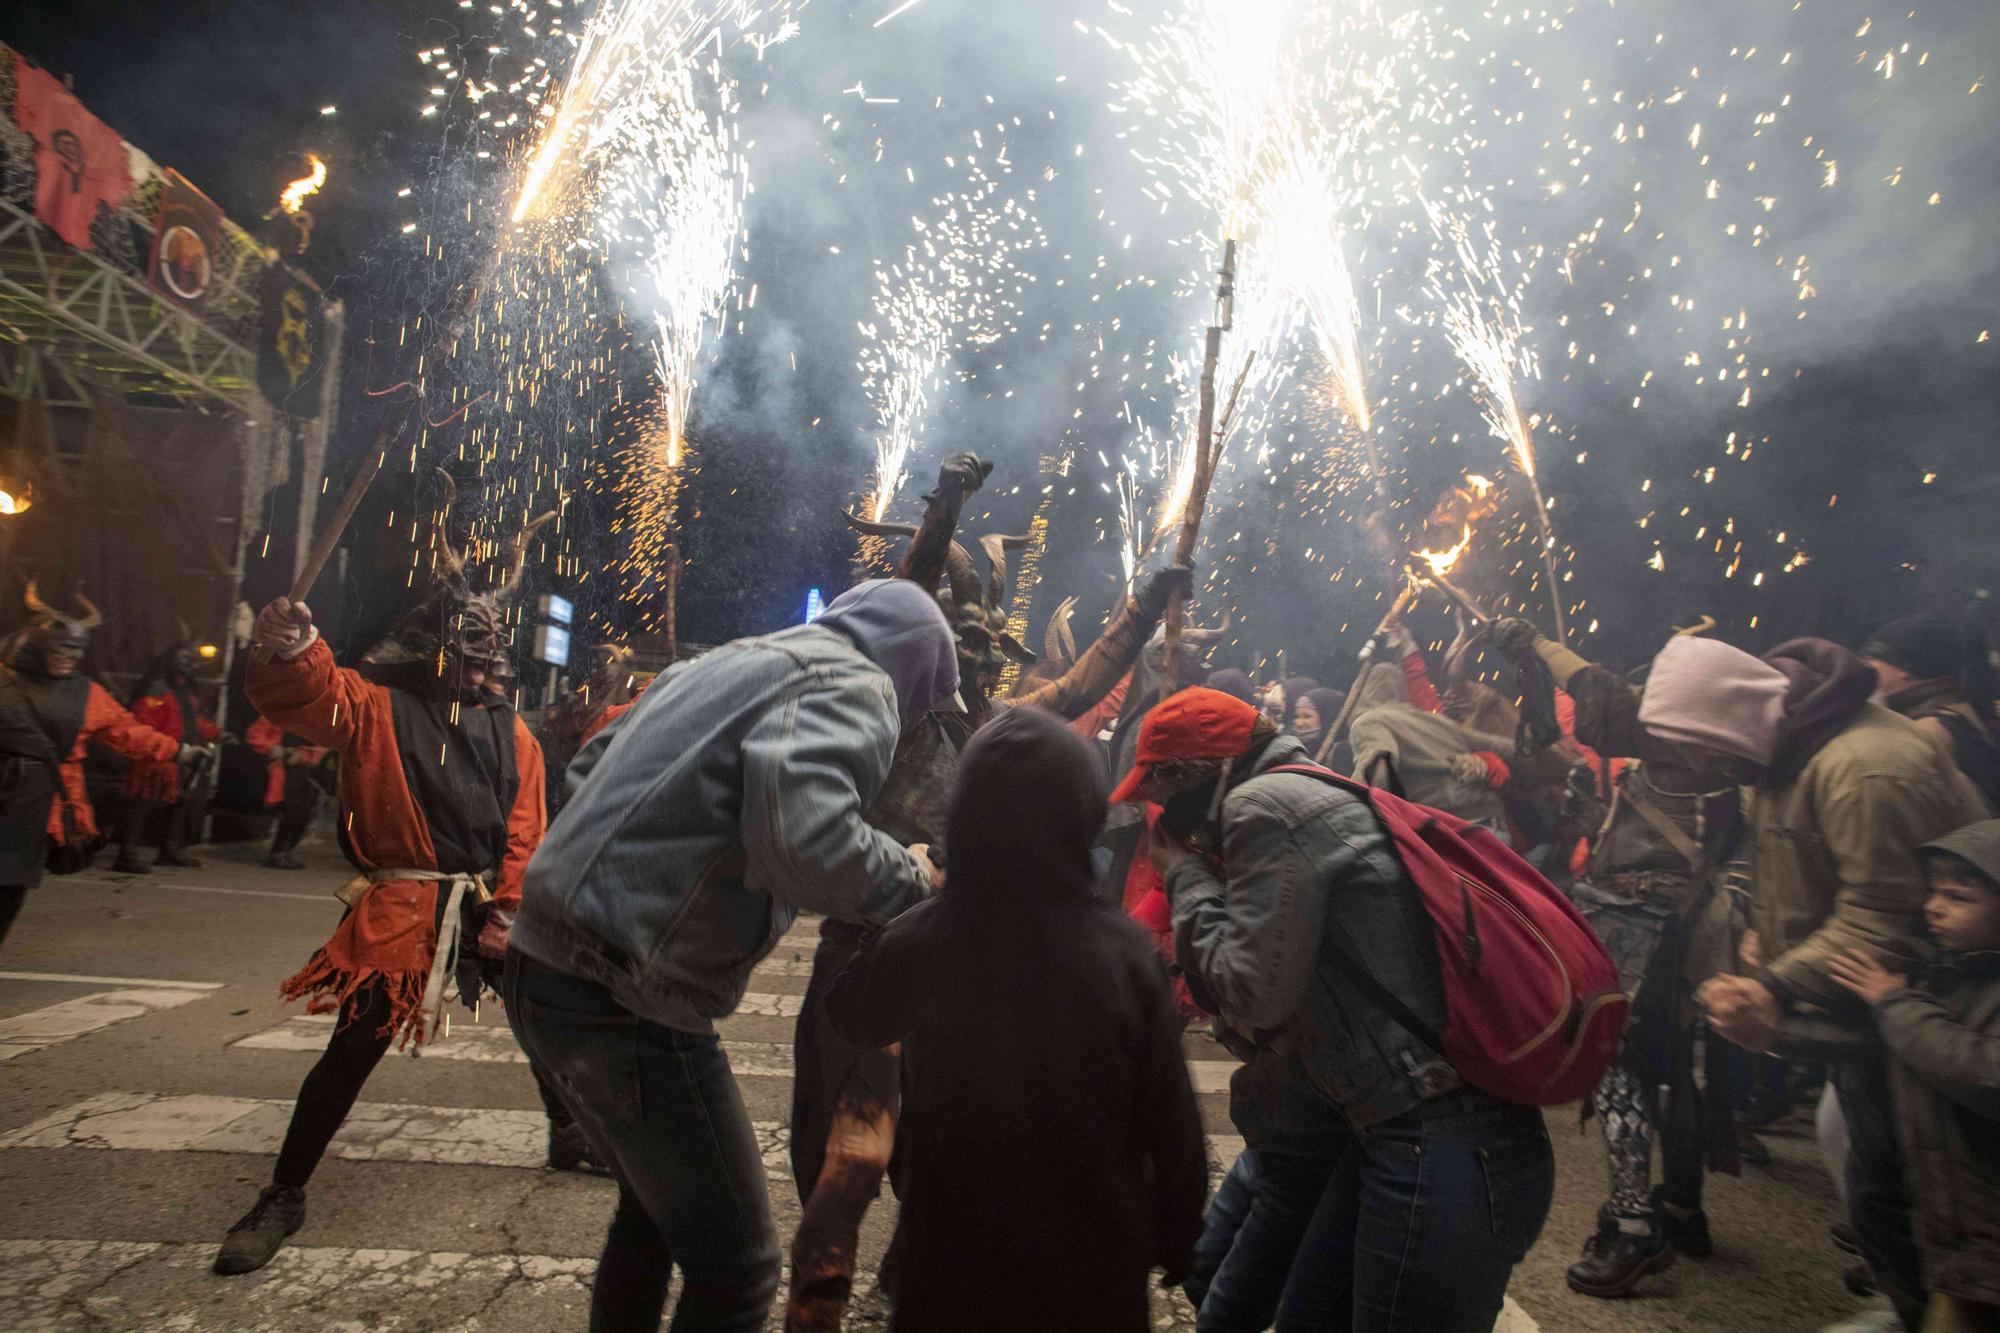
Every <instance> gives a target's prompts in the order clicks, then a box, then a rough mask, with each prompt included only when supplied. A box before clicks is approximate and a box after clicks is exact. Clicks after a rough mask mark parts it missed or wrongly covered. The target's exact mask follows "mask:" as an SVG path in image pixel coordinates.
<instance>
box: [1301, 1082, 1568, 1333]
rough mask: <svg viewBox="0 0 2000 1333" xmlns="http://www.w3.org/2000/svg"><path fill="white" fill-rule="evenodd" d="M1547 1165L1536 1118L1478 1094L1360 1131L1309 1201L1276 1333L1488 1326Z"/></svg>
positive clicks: (1545, 1193)
mask: <svg viewBox="0 0 2000 1333" xmlns="http://www.w3.org/2000/svg"><path fill="white" fill-rule="evenodd" d="M1555 1172H1556V1168H1555V1156H1554V1153H1553V1152H1552V1151H1551V1150H1550V1148H1549V1135H1548V1130H1547V1129H1546V1128H1545V1127H1544V1125H1543V1124H1542V1114H1541V1112H1540V1111H1538V1110H1536V1109H1534V1108H1532V1107H1522V1106H1510V1105H1508V1104H1506V1103H1504V1102H1499V1101H1495V1100H1494V1099H1493V1098H1491V1097H1488V1096H1486V1095H1485V1094H1484V1093H1478V1092H1455V1093H1448V1094H1446V1095H1445V1096H1442V1097H1434V1098H1432V1099H1431V1100H1430V1101H1428V1102H1425V1103H1424V1104H1423V1105H1422V1106H1420V1107H1418V1108H1417V1109H1416V1110H1414V1111H1409V1112H1406V1113H1404V1114H1403V1115H1399V1116H1395V1117H1393V1118H1392V1119H1389V1120H1384V1121H1382V1122H1380V1123H1378V1124H1375V1125H1371V1126H1370V1127H1369V1128H1368V1129H1366V1130H1364V1131H1362V1132H1361V1133H1360V1134H1358V1135H1357V1136H1356V1142H1355V1143H1354V1145H1353V1146H1352V1147H1350V1148H1349V1149H1348V1151H1347V1154H1346V1156H1345V1157H1343V1158H1342V1159H1341V1161H1340V1164H1339V1165H1338V1166H1337V1167H1336V1168H1335V1169H1334V1173H1333V1177H1332V1179H1331V1180H1330V1181H1328V1183H1327V1187H1326V1190H1325V1193H1324V1194H1323V1195H1322V1196H1321V1198H1320V1201H1319V1207H1318V1211H1317V1212H1316V1213H1315V1214H1314V1216H1313V1220H1312V1225H1311V1226H1310V1228H1309V1229H1308V1230H1307V1233H1306V1238H1305V1242H1304V1243H1303V1244H1302V1245H1301V1246H1300V1247H1299V1254H1298V1259H1297V1261H1296V1262H1295V1263H1294V1264H1293V1266H1292V1275H1291V1280H1290V1281H1289V1282H1288V1283H1287V1284H1286V1286H1285V1293H1284V1297H1283V1299H1282V1300H1281V1302H1280V1304H1279V1308H1278V1324H1277V1326H1278V1330H1279V1333H1322V1331H1330V1330H1339V1331H1340V1333H1348V1331H1349V1330H1352V1333H1491V1330H1492V1327H1493V1323H1494V1321H1495V1320H1496V1319H1498V1318H1499V1315H1500V1306H1501V1301H1502V1299H1503V1298H1504V1297H1505V1296H1506V1293H1507V1279H1508V1278H1509V1276H1510V1275H1511V1274H1512V1273H1513V1270H1514V1265H1515V1264H1517V1263H1519V1262H1520V1261H1521V1258H1522V1256H1524V1255H1526V1254H1527V1252H1528V1250H1529V1248H1530V1247H1531V1246H1533V1245H1534V1243H1535V1239H1536V1237H1538V1236H1539V1235H1540V1234H1541V1231H1542V1222H1543V1220H1544V1219H1545V1218H1547V1216H1548V1211H1549V1202H1550V1200H1551V1199H1552V1198H1553V1197H1554V1195H1555Z"/></svg>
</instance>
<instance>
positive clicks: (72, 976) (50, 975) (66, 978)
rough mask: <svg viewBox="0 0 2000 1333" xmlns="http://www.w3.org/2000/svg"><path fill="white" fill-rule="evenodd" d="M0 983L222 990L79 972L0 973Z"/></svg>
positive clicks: (211, 984)
mask: <svg viewBox="0 0 2000 1333" xmlns="http://www.w3.org/2000/svg"><path fill="white" fill-rule="evenodd" d="M0 981H60V982H64V983H66V984H69V985H75V986H144V987H145V988H146V989H148V990H221V989H222V983H221V982H220V981H159V980H156V979H154V978H152V977H92V976H85V975H83V974H81V973H78V972H0Z"/></svg>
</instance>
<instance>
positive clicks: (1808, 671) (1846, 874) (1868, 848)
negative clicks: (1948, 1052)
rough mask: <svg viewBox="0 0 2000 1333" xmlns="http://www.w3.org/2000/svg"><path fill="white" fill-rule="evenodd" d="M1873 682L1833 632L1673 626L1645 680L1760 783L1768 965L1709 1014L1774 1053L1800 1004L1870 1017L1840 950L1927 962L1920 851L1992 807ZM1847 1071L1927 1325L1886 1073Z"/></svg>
mask: <svg viewBox="0 0 2000 1333" xmlns="http://www.w3.org/2000/svg"><path fill="white" fill-rule="evenodd" d="M1875 684H1876V681H1875V673H1874V672H1873V671H1871V670H1870V669H1869V668H1868V665H1867V663H1865V662H1863V661H1862V660H1861V659H1860V658H1859V657H1857V656H1855V655H1854V654H1853V653H1851V652H1849V651H1848V650H1847V649H1845V648H1842V647H1840V646H1839V645H1837V644H1833V643H1829V642H1827V641H1826V640H1823V639H1794V640H1792V641H1790V642H1788V643H1784V644H1780V645H1779V646H1778V647H1777V648H1774V649H1772V650H1771V651H1770V652H1769V653H1767V654H1765V655H1764V656H1763V657H1762V658H1761V659H1760V658H1756V657H1752V656H1751V655H1750V654H1748V653H1746V652H1743V651H1742V650H1740V649H1737V648H1732V647H1730V646H1729V645H1728V644H1724V643H1720V642H1717V641H1714V640H1710V639H1698V638H1681V639H1675V640H1673V641H1672V642H1671V643H1669V644H1668V645H1667V647H1666V648H1665V649H1664V650H1663V651H1662V652H1661V653H1660V656H1659V657H1658V658H1657V659H1656V660H1655V661H1654V664H1653V670H1652V673H1651V675H1650V676H1649V678H1648V680H1647V683H1646V693H1645V697H1644V698H1643V699H1642V700H1641V702H1640V705H1639V721H1640V724H1641V725H1642V726H1644V727H1645V728H1646V729H1647V730H1648V731H1650V732H1652V733H1653V734H1654V735H1656V736H1658V737H1660V738H1661V739H1663V740H1666V741H1669V742H1671V743H1673V744H1676V745H1678V746H1679V747H1680V748H1681V750H1682V753H1683V754H1685V755H1686V756H1687V757H1688V759H1689V761H1690V762H1691V763H1694V764H1697V765H1699V766H1702V767H1705V768H1707V769H1708V770H1709V771H1711V772H1713V773H1715V774H1717V775H1718V776H1729V777H1734V778H1735V779H1736V780H1738V781H1740V782H1743V783H1744V784H1746V785H1748V786H1749V787H1750V788H1751V799H1750V806H1749V811H1748V835H1749V840H1750V841H1749V845H1750V850H1751V858H1752V868H1753V883H1754V888H1753V891H1752V899H1751V918H1752V921H1753V923H1754V925H1755V927H1756V930H1757V934H1758V938H1759V941H1760V943H1761V946H1762V953H1763V957H1764V959H1765V960H1766V961H1765V963H1764V965H1763V966H1762V967H1761V968H1760V969H1758V971H1757V972H1756V974H1755V975H1754V976H1731V975H1727V974H1724V975H1719V976H1716V977H1713V978H1711V979H1710V980H1709V981H1708V982H1707V983H1705V984H1704V985H1703V986H1702V988H1701V990H1700V992H1699V995H1698V997H1697V998H1698V1003H1699V1004H1700V1005H1701V1007H1702V1008H1703V1010H1704V1011H1705V1012H1706V1015H1707V1019H1708V1023H1709V1026H1710V1027H1711V1028H1713V1029H1714V1030H1715V1031H1716V1032H1718V1033H1719V1034H1721V1035H1722V1036H1723V1037H1726V1038H1727V1039H1728V1040H1730V1041H1733V1042H1735V1043H1736V1044H1737V1045H1739V1046H1742V1047H1745V1048H1746V1049H1749V1050H1753V1051H1768V1050H1770V1049H1772V1047H1773V1045H1774V1044H1777V1043H1778V1042H1780V1040H1781V1039H1782V1035H1783V1034H1782V1028H1783V1026H1784V1024H1785V1022H1786V1021H1787V1019H1788V1017H1790V1016H1792V1015H1794V1014H1800V1015H1804V1014H1812V1013H1814V1011H1824V1012H1825V1013H1826V1014H1830V1015H1833V1016H1835V1017H1838V1018H1841V1019H1843V1020H1845V1021H1847V1022H1849V1023H1850V1024H1851V1025H1853V1026H1856V1027H1860V1026H1862V1025H1863V1024H1864V1022H1865V1018H1866V1015H1865V1011H1864V1010H1863V1007H1862V1006H1861V1005H1860V1004H1859V1003H1858V1002H1857V1001H1856V1000H1855V998H1854V996H1853V995H1852V994H1850V993H1849V992H1848V991H1847V989H1846V988H1845V987H1843V986H1842V985H1841V984H1840V982H1839V980H1838V979H1837V978H1836V977H1835V976H1834V974H1833V972H1832V970H1831V963H1832V961H1833V960H1834V959H1835V958H1838V957H1841V956H1843V955H1845V954H1847V953H1849V952H1850V951H1852V950H1861V951H1864V952H1866V953H1867V954H1868V955H1869V956H1871V957H1873V958H1875V959H1877V960H1879V961H1881V962H1882V963H1884V964H1885V965H1886V966H1889V967H1891V968H1894V969H1896V970H1898V971H1907V970H1908V969H1909V968H1910V967H1911V966H1912V965H1913V964H1915V963H1916V962H1917V961H1919V960H1920V959H1921V957H1922V955H1923V952H1924V943H1923V934H1922V918H1921V911H1922V907H1923V902H1924V895H1925V889H1924V882H1923V875H1922V871H1921V868H1920V863H1919V857H1918V849H1919V848H1921V847H1922V846H1923V845H1924V844H1925V843H1926V842H1929V841H1930V840H1931V839H1933V838H1937V837H1941V836H1942V835H1944V834H1946V833H1949V832H1951V831H1952V830H1953V829H1957V828H1962V827H1964V826H1965V825H1966V824H1969V823H1971V822H1973V821H1974V820H1977V819H1980V818H1982V817H1983V816H1984V815H1985V813H1986V811H1985V809H1984V803H1983V802H1982V801H1981V799H1980V798H1979V795H1978V793H1977V792H1976V791H1975V790H1974V789H1973V788H1972V786H1971V784H1970V783H1968V782H1967V781H1966V779H1965V777H1964V775H1963V774H1961V773H1959V772H1958V771H1957V770H1956V769H1955V768H1953V767H1952V766H1951V765H1950V763H1949V762H1948V761H1946V759H1945V758H1944V757H1943V755H1942V754H1941V753H1940V752H1939V751H1938V749H1937V748H1936V747H1935V746H1933V745H1932V744H1931V743H1930V742H1929V741H1928V740H1927V739H1925V737H1924V735H1923V734H1922V733H1921V732H1920V731H1918V730H1917V729H1916V727H1915V725H1914V724H1913V723H1911V722H1909V721H1908V720H1906V719H1904V718H1901V717H1898V716H1896V715H1895V714H1894V713H1892V712H1890V711H1889V710H1888V709H1886V708H1883V707H1882V706H1880V705H1879V704H1875V703H1872V702H1871V701H1870V696H1871V695H1873V694H1874V692H1875ZM1834 1084H1835V1087H1836V1089H1837V1091H1838V1094H1839V1097H1840V1105H1841V1110H1842V1111H1843V1112H1844V1113H1845V1115H1846V1117H1847V1122H1848V1128H1849V1132H1850V1134H1851V1136H1852V1140H1853V1142H1852V1152H1851V1156H1850V1159H1849V1164H1848V1171H1847V1176H1848V1180H1847V1201H1848V1211H1849V1214H1850V1221H1851V1222H1852V1223H1853V1226H1854V1230H1855V1232H1856V1234H1857V1235H1858V1236H1859V1238H1860V1241H1861V1251H1862V1257H1863V1258H1864V1259H1866V1260H1867V1261H1868V1266H1869V1268H1870V1269H1871V1270H1872V1271H1873V1272H1874V1274H1875V1277H1876V1281H1877V1283H1878V1285H1879V1286H1880V1287H1881V1289H1882V1290H1883V1291H1884V1292H1886V1293H1887V1294H1888V1295H1889V1297H1890V1299H1891V1301H1893V1302H1894V1304H1895V1306H1896V1309H1897V1311H1898V1313H1900V1314H1901V1315H1902V1317H1903V1321H1904V1323H1905V1324H1906V1325H1907V1326H1909V1327H1911V1328H1916V1327H1919V1326H1920V1324H1921V1322H1922V1318H1923V1310H1924V1287H1923V1280H1922V1277H1921V1274H1920V1269H1921V1264H1920V1261H1919V1259H1918V1255H1917V1249H1916V1245H1915V1243H1914V1241H1913V1240H1912V1239H1911V1234H1910V1209H1911V1202H1910V1195H1909V1190H1908V1187H1907V1185H1906V1184H1905V1182H1904V1177H1903V1162H1902V1153H1901V1151H1900V1149H1899V1147H1898V1145H1897V1141H1896V1132H1895V1122H1894V1116H1893V1111H1892V1102H1891V1098H1890V1092H1889V1083H1888V1073H1887V1069H1886V1067H1885V1065H1884V1062H1883V1060H1882V1059H1881V1057H1880V1055H1879V1053H1878V1054H1876V1055H1873V1056H1870V1057H1864V1058H1861V1059H1857V1060H1855V1061H1852V1062H1850V1063H1847V1064H1844V1065H1842V1066H1840V1067H1839V1068H1837V1069H1836V1070H1835V1072H1834Z"/></svg>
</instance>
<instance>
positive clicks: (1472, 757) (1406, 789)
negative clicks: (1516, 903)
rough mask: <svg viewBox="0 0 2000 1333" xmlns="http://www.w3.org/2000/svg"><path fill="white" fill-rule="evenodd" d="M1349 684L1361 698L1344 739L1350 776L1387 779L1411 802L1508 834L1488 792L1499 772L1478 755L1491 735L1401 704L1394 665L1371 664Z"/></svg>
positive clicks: (1503, 813)
mask: <svg viewBox="0 0 2000 1333" xmlns="http://www.w3.org/2000/svg"><path fill="white" fill-rule="evenodd" d="M1354 689H1355V692H1356V694H1358V695H1359V696H1360V697H1359V698H1358V699H1357V700H1356V701H1355V704H1354V714H1353V721H1352V723H1351V724H1350V725H1349V727H1348V732H1347V738H1348V744H1349V745H1350V746H1351V747H1352V749H1353V752H1354V776H1355V777H1357V778H1359V779H1360V780H1361V781H1363V782H1367V783H1370V784H1372V785H1375V786H1385V785H1387V784H1389V783H1390V782H1391V781H1392V780H1393V781H1395V782H1397V783H1400V785H1401V788H1402V794H1403V795H1404V796H1405V797H1406V798H1407V799H1409V800H1412V801H1415V802H1416V803H1417V804H1418V805H1427V806H1429V807H1431V808H1432V809H1433V810H1444V811H1447V812H1449V813H1451V814H1454V815H1457V816H1458V817H1459V818H1460V819H1463V820H1466V821H1468V822H1470V823H1474V824H1481V825H1484V826H1485V827H1487V828H1489V829H1492V830H1493V831H1494V832H1495V833H1498V834H1499V835H1500V836H1501V837H1503V838H1504V837H1506V836H1507V809H1506V806H1505V805H1504V804H1503V803H1502V801H1501V800H1500V793H1499V792H1498V791H1496V790H1495V787H1496V786H1497V785H1498V783H1500V782H1504V781H1505V780H1506V779H1505V776H1504V775H1501V774H1496V773H1495V772H1494V771H1493V770H1492V769H1491V768H1490V767H1489V766H1488V765H1487V764H1486V763H1485V761H1484V760H1481V759H1479V758H1478V757H1477V755H1478V752H1479V751H1480V750H1483V749H1485V748H1486V746H1487V745H1489V744H1491V743H1492V741H1491V738H1488V737H1482V736H1475V735H1474V734H1473V733H1472V732H1470V731H1468V730H1466V729H1465V728H1464V727H1462V726H1460V725H1459V724H1458V723H1456V722H1454V721H1452V720H1451V719H1450V718H1448V717H1446V716H1445V715H1444V714H1442V713H1429V712H1425V711H1424V710H1423V709H1421V708H1419V707H1417V706H1416V705H1415V704H1413V703H1410V702H1408V701H1407V697H1406V694H1405V690H1404V685H1403V667H1402V666H1401V664H1399V663H1396V662H1370V663H1369V664H1368V665H1367V666H1366V667H1364V668H1363V669H1362V674H1361V678H1360V679H1358V680H1357V681H1355V683H1354Z"/></svg>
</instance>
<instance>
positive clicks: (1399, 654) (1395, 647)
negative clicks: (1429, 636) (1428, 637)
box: [1382, 625, 1417, 661]
mask: <svg viewBox="0 0 2000 1333" xmlns="http://www.w3.org/2000/svg"><path fill="white" fill-rule="evenodd" d="M1382 642H1383V643H1384V644H1386V645H1387V646H1388V649H1389V651H1390V652H1391V653H1394V654H1395V655H1396V658H1397V660H1399V661H1400V660H1401V659H1403V658H1405V657H1408V656H1409V655H1410V654H1411V653H1414V652H1415V651H1417V640H1416V636H1415V635H1413V634H1411V633H1410V631H1409V630H1408V629H1406V628H1404V627H1403V626H1401V625H1392V626H1390V628H1389V632H1388V633H1387V634H1385V635H1383V636H1382Z"/></svg>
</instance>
